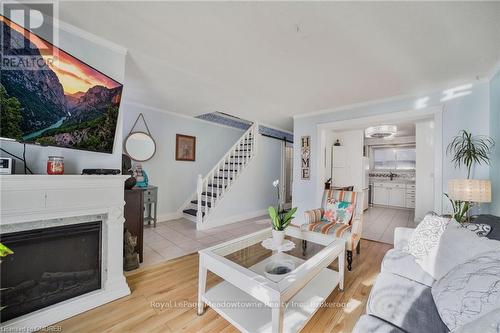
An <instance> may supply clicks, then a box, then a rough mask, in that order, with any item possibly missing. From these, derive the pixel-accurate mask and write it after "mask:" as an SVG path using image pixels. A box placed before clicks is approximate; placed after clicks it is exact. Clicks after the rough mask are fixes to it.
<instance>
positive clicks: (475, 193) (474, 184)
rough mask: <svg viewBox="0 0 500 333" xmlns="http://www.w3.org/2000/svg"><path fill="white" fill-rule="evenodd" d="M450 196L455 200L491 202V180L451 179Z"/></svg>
mask: <svg viewBox="0 0 500 333" xmlns="http://www.w3.org/2000/svg"><path fill="white" fill-rule="evenodd" d="M448 196H449V197H450V199H452V200H455V201H463V202H470V203H477V204H481V203H483V202H491V182H490V181H489V180H484V179H451V180H450V181H449V182H448ZM467 217H469V212H468V211H467Z"/></svg>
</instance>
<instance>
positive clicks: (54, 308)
mask: <svg viewBox="0 0 500 333" xmlns="http://www.w3.org/2000/svg"><path fill="white" fill-rule="evenodd" d="M127 177H128V176H89V175H81V176H80V175H62V176H48V175H2V176H0V196H1V198H0V202H1V206H0V207H1V212H0V233H11V232H18V231H25V230H32V229H40V228H48V227H55V226H62V225H71V224H78V223H87V222H95V221H102V249H101V250H102V267H101V268H102V276H101V281H102V283H101V289H99V290H95V291H92V292H90V293H87V294H84V295H81V296H77V297H74V298H71V299H68V300H65V301H63V302H60V303H57V304H53V305H51V306H48V307H46V308H44V309H40V310H37V311H34V312H31V313H29V314H26V315H24V316H21V317H17V318H14V319H11V320H9V321H6V322H4V323H1V324H0V327H1V330H16V331H21V330H22V331H23V332H31V331H35V330H39V329H40V328H42V327H46V326H49V325H52V324H54V323H57V322H59V321H61V320H64V319H66V318H69V317H72V316H74V315H77V314H79V313H82V312H85V311H87V310H90V309H92V308H95V307H97V306H100V305H102V304H105V303H108V302H111V301H113V300H115V299H118V298H121V297H123V296H126V295H128V294H130V289H129V287H128V285H127V282H126V280H125V277H124V275H123V268H122V267H123V259H122V258H123V222H124V218H123V205H124V203H125V202H124V197H123V183H124V181H125V179H126V178H127Z"/></svg>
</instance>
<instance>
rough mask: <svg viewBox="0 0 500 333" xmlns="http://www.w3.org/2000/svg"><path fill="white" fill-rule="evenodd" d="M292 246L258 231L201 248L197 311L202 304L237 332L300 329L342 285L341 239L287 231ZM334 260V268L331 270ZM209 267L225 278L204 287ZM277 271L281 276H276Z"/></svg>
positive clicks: (265, 232) (343, 252) (299, 231)
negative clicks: (277, 245)
mask: <svg viewBox="0 0 500 333" xmlns="http://www.w3.org/2000/svg"><path fill="white" fill-rule="evenodd" d="M285 233H286V239H288V240H289V241H292V242H293V243H294V244H295V248H294V249H292V250H290V251H286V252H278V251H271V250H268V249H266V248H264V247H263V246H262V245H261V243H262V241H263V240H265V239H267V238H270V237H271V229H266V230H261V231H258V232H255V233H253V234H250V235H246V236H243V237H240V238H237V239H234V240H231V241H228V242H225V243H222V244H219V245H216V246H213V247H210V248H207V249H204V250H201V251H199V255H200V256H199V261H200V264H199V278H198V279H199V281H198V314H199V315H202V314H203V312H204V308H205V304H207V305H208V306H210V307H211V308H212V309H214V310H215V311H216V312H217V313H218V314H220V315H221V316H222V317H223V318H224V319H226V320H227V321H229V322H230V323H231V324H232V325H234V326H235V327H236V328H237V329H238V330H240V331H241V332H251V333H256V332H273V333H275V332H276V333H277V332H298V331H300V330H301V329H302V328H303V327H304V326H305V324H306V323H307V321H308V320H309V319H310V318H311V317H312V316H313V315H314V313H315V312H316V311H317V310H318V309H319V307H321V305H322V304H323V302H324V301H325V299H326V298H327V297H328V296H329V295H330V294H331V293H332V291H333V290H334V289H335V288H336V287H337V286H338V287H339V289H340V290H343V288H344V286H343V285H344V260H345V259H344V258H345V240H343V239H336V238H333V237H332V236H327V235H323V234H321V233H316V232H309V231H301V230H300V229H298V228H295V227H289V228H287V229H286V232H285ZM336 259H338V271H336V270H334V269H332V268H329V267H328V266H330V265H331V264H332V263H333V262H334V261H335V260H336ZM207 271H211V272H212V273H214V274H216V275H218V276H219V277H221V278H222V279H223V280H224V281H222V282H220V283H219V284H217V285H215V286H214V287H212V288H210V289H208V290H206V281H207ZM280 273H281V274H280Z"/></svg>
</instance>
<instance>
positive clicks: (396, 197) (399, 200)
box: [388, 187, 406, 207]
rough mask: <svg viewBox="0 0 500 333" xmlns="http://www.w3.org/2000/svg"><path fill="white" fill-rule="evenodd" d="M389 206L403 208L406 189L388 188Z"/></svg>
mask: <svg viewBox="0 0 500 333" xmlns="http://www.w3.org/2000/svg"><path fill="white" fill-rule="evenodd" d="M388 190H389V206H393V207H405V194H406V189H405V188H400V187H392V188H389V189H388Z"/></svg>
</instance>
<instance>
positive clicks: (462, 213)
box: [444, 193, 470, 222]
mask: <svg viewBox="0 0 500 333" xmlns="http://www.w3.org/2000/svg"><path fill="white" fill-rule="evenodd" d="M444 195H445V196H446V197H447V198H448V200H450V203H451V207H452V208H453V218H454V219H455V221H457V222H463V221H465V219H466V215H467V211H468V210H469V208H470V203H469V202H467V201H461V200H453V199H451V198H450V197H449V196H448V194H447V193H445V194H444Z"/></svg>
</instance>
